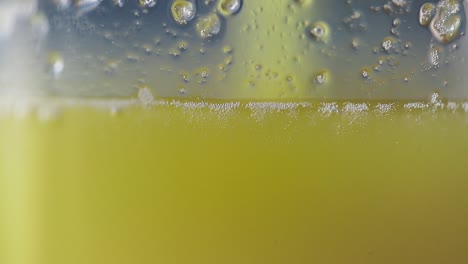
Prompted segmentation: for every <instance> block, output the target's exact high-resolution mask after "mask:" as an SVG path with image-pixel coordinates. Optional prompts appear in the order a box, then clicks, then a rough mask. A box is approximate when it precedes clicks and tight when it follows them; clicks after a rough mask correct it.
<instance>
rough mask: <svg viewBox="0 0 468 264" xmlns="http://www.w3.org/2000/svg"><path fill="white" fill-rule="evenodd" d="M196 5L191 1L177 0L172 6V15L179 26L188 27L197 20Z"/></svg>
mask: <svg viewBox="0 0 468 264" xmlns="http://www.w3.org/2000/svg"><path fill="white" fill-rule="evenodd" d="M196 13H197V9H196V6H195V3H194V2H193V1H189V0H175V1H174V2H172V5H171V15H172V18H173V19H174V21H175V22H177V24H179V25H186V24H188V23H189V22H190V21H192V20H193V19H194V18H195V15H196Z"/></svg>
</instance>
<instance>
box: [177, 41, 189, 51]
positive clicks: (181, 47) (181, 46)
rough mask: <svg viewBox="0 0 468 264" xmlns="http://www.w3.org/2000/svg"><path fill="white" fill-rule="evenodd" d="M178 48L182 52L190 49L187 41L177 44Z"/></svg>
mask: <svg viewBox="0 0 468 264" xmlns="http://www.w3.org/2000/svg"><path fill="white" fill-rule="evenodd" d="M177 48H179V50H180V51H185V50H187V49H188V43H187V41H180V42H179V43H177Z"/></svg>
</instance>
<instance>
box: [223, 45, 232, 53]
mask: <svg viewBox="0 0 468 264" xmlns="http://www.w3.org/2000/svg"><path fill="white" fill-rule="evenodd" d="M232 51H233V48H232V46H229V45H226V46H224V47H223V53H224V54H231V53H232Z"/></svg>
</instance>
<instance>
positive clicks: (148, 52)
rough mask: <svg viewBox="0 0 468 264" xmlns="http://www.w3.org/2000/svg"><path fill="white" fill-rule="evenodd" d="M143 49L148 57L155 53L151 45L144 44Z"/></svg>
mask: <svg viewBox="0 0 468 264" xmlns="http://www.w3.org/2000/svg"><path fill="white" fill-rule="evenodd" d="M142 48H143V51H144V52H145V53H146V55H151V54H152V53H153V47H152V46H151V45H149V44H144V45H143V46H142Z"/></svg>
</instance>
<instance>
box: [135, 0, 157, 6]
mask: <svg viewBox="0 0 468 264" xmlns="http://www.w3.org/2000/svg"><path fill="white" fill-rule="evenodd" d="M157 3H158V1H156V0H138V5H139V6H140V7H141V8H152V7H154V6H155V5H156V4H157Z"/></svg>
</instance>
